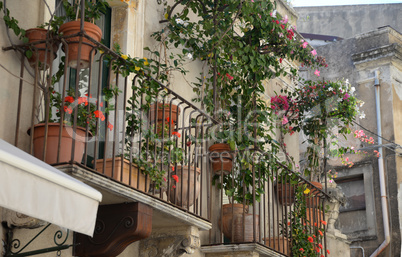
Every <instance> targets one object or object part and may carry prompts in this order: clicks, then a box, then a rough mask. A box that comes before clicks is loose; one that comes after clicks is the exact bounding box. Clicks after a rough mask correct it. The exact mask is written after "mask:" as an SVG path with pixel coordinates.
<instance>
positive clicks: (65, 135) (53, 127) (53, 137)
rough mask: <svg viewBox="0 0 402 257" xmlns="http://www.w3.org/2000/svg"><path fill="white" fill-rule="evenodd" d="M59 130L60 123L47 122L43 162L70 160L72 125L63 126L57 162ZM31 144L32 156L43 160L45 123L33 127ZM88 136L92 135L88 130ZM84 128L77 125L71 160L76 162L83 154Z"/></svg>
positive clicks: (55, 162) (51, 162) (29, 132)
mask: <svg viewBox="0 0 402 257" xmlns="http://www.w3.org/2000/svg"><path fill="white" fill-rule="evenodd" d="M59 131H60V123H49V124H48V137H47V146H46V159H45V162H46V163H48V164H57V163H63V162H70V161H71V148H72V145H73V138H72V136H73V133H74V130H73V128H72V127H66V126H63V128H62V134H61V141H60V154H59V161H58V162H57V152H58V146H59V144H58V143H59V136H60V134H59ZM33 132H34V135H33V146H34V156H35V157H36V158H38V159H40V160H43V157H44V156H43V149H44V142H45V124H44V123H40V124H37V125H35V126H34V128H33ZM27 133H28V135H30V134H31V128H30V129H29V130H28V132H27ZM88 137H92V134H91V133H90V132H89V135H88ZM85 142H86V138H85V128H82V127H77V130H76V135H75V148H74V158H73V161H74V162H77V163H81V162H82V157H83V155H84V149H85Z"/></svg>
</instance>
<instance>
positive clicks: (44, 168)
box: [0, 139, 102, 236]
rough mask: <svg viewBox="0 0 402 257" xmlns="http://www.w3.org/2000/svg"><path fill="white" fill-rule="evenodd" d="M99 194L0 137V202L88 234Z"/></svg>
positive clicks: (24, 212) (90, 230) (13, 208)
mask: <svg viewBox="0 0 402 257" xmlns="http://www.w3.org/2000/svg"><path fill="white" fill-rule="evenodd" d="M101 200H102V194H101V193H100V192H98V191H97V190H95V189H93V188H92V187H90V186H88V185H86V184H84V183H82V182H81V181H79V180H77V179H75V178H72V177H71V176H69V175H67V174H65V173H63V172H61V171H60V170H58V169H56V168H54V167H52V166H50V165H48V164H46V163H44V162H43V161H41V160H39V159H37V158H35V157H33V156H32V155H30V154H28V153H26V152H24V151H22V150H20V149H18V148H16V147H14V146H13V145H11V144H9V143H7V142H5V141H4V140H2V139H0V206H2V207H5V208H7V209H10V210H13V211H17V212H19V213H22V214H25V215H28V216H31V217H34V218H37V219H41V220H44V221H47V222H50V223H52V224H55V225H59V226H61V227H65V228H68V229H71V230H73V231H76V232H79V233H83V234H86V235H89V236H92V235H93V232H94V228H95V220H96V214H97V211H98V205H99V202H100V201H101Z"/></svg>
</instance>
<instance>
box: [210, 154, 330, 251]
mask: <svg viewBox="0 0 402 257" xmlns="http://www.w3.org/2000/svg"><path fill="white" fill-rule="evenodd" d="M251 152H254V154H252V155H250V156H253V158H255V155H256V154H257V155H258V156H259V158H257V159H254V160H249V161H247V165H248V166H246V167H245V166H243V165H242V162H240V161H239V160H237V161H235V162H236V164H234V166H237V167H235V168H234V169H233V170H232V172H231V173H230V174H227V175H225V176H228V178H225V176H221V175H219V176H217V177H216V182H215V183H217V184H220V185H221V186H222V187H223V188H225V187H226V185H225V184H226V183H229V184H230V183H232V182H231V180H232V181H235V180H236V179H237V180H240V183H237V184H235V183H232V184H230V185H231V186H233V185H234V184H235V186H236V187H237V189H236V192H237V193H240V196H239V195H232V193H229V196H228V195H226V194H225V193H224V190H221V191H220V192H219V193H220V197H219V198H217V199H216V198H215V199H214V200H215V201H214V200H213V201H211V205H212V206H220V207H219V208H215V212H214V211H213V210H214V208H211V210H212V220H213V221H215V222H216V223H215V224H213V229H212V231H211V233H210V238H209V240H210V241H209V244H210V245H217V244H242V243H258V244H262V245H264V246H266V247H268V248H270V249H272V250H274V251H276V252H278V253H281V254H283V255H286V256H293V255H292V248H293V250H295V246H296V241H300V240H305V241H306V240H307V241H308V240H311V248H313V249H314V253H315V254H316V255H317V256H321V254H322V255H324V256H327V252H326V234H325V229H326V222H325V221H326V219H325V208H324V207H325V202H326V201H327V200H328V195H327V194H326V193H325V189H323V188H318V187H317V186H316V185H317V184H312V183H310V182H309V181H307V180H305V179H304V178H302V177H301V176H299V175H298V174H296V173H294V172H292V171H291V170H289V169H288V168H287V167H285V166H283V165H282V164H280V163H275V162H274V163H275V165H259V164H258V162H260V163H261V162H265V163H272V162H269V161H267V158H271V157H270V156H269V155H268V154H267V153H263V152H261V151H258V150H251ZM239 153H240V156H243V157H242V158H244V156H245V155H244V153H241V152H237V153H232V155H233V159H236V158H237V156H238V155H239ZM273 166H275V167H273ZM239 172H240V173H239ZM248 172H249V173H250V174H249V175H244V174H247V173H248ZM236 173H237V174H236ZM264 174H265V176H264ZM247 177H248V178H247ZM250 177H251V178H252V181H253V182H252V183H246V182H245V179H250ZM290 178H291V180H292V182H290ZM245 184H248V185H250V186H248V187H246V186H242V185H245ZM323 186H324V188H326V184H325V183H324V185H323ZM226 190H228V191H230V187H226ZM247 193H248V194H249V196H248V197H247V195H246V194H247ZM235 194H236V193H235ZM300 234H304V235H307V236H306V237H304V238H300V237H301V236H300ZM308 235H310V236H311V239H310V238H308ZM299 250H300V248H298V249H297V251H299ZM303 250H304V249H303ZM314 256H315V255H314Z"/></svg>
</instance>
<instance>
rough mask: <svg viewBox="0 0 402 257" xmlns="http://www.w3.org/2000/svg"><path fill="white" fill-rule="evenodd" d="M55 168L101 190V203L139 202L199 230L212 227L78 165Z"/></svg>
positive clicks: (162, 202) (167, 204) (159, 200)
mask: <svg viewBox="0 0 402 257" xmlns="http://www.w3.org/2000/svg"><path fill="white" fill-rule="evenodd" d="M57 168H58V169H59V170H61V171H63V172H65V173H67V174H70V175H72V176H73V177H75V178H77V179H79V180H81V181H83V182H84V183H86V184H88V185H90V186H93V187H95V188H96V189H98V190H99V191H101V193H102V195H103V196H104V200H106V203H105V202H104V200H102V203H101V204H112V203H123V202H140V203H144V204H146V205H148V206H150V207H152V208H153V209H154V210H157V211H158V212H160V213H161V214H162V215H163V216H170V217H174V218H176V219H178V220H180V221H181V222H182V223H184V224H187V225H192V226H195V227H197V228H198V229H200V230H210V229H211V228H212V224H211V223H210V222H208V221H206V220H204V219H202V218H199V217H197V216H195V215H193V214H190V213H187V212H185V211H183V210H181V209H179V208H177V207H175V206H173V205H170V204H169V203H167V202H165V201H163V200H161V199H158V198H156V197H153V196H151V195H148V194H146V193H143V192H140V191H137V190H135V189H132V188H130V187H128V186H125V185H123V184H121V183H119V182H116V181H113V180H111V179H109V178H107V177H104V176H103V175H101V174H96V173H94V172H92V171H89V170H87V169H85V168H82V167H80V166H78V165H69V164H68V165H60V166H57ZM105 195H106V197H105Z"/></svg>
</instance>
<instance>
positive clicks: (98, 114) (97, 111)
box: [94, 110, 105, 121]
mask: <svg viewBox="0 0 402 257" xmlns="http://www.w3.org/2000/svg"><path fill="white" fill-rule="evenodd" d="M94 114H95V117H96V118H100V119H101V121H104V120H105V115H103V113H102V111H99V110H96V111H94Z"/></svg>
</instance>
